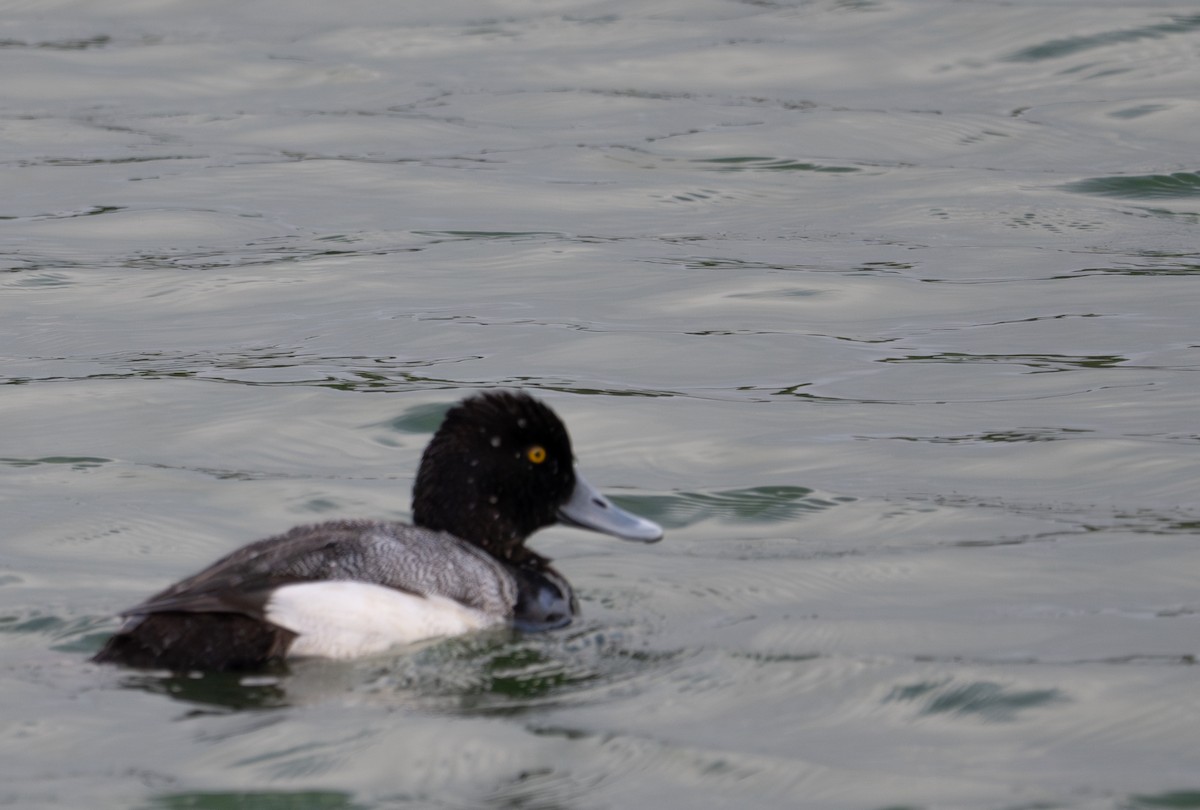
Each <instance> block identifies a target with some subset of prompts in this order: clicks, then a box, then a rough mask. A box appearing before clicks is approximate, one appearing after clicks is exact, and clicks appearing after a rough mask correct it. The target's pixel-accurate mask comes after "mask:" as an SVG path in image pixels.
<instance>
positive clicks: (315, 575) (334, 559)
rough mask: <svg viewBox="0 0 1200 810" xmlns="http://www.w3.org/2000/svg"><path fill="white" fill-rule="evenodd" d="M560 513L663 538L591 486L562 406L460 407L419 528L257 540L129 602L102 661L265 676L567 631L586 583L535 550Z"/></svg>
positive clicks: (484, 398) (482, 400)
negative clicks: (425, 645)
mask: <svg viewBox="0 0 1200 810" xmlns="http://www.w3.org/2000/svg"><path fill="white" fill-rule="evenodd" d="M556 522H561V523H565V524H569V525H573V526H578V527H581V528H585V529H591V530H593V531H598V532H604V533H606V534H611V535H614V536H616V537H620V538H622V539H626V540H638V541H641V542H645V543H653V542H656V541H658V540H660V539H661V538H662V535H663V532H662V529H661V528H660V527H659V526H658V524H656V523H653V522H651V521H649V520H646V519H644V518H640V517H638V516H636V515H633V514H631V513H629V512H626V511H624V510H622V509H620V508H618V507H617V506H615V505H614V504H612V503H611V502H610V501H609V500H608V499H606V498H605V497H604V496H603V495H601V494H600V493H599V492H597V491H596V490H595V489H593V488H592V487H591V486H590V485H589V484H588V483H587V481H585V480H584V479H583V477H582V476H581V475H580V474H579V472H578V471H577V470H576V469H575V459H574V456H573V455H572V452H571V439H570V437H569V436H568V435H567V429H566V428H565V427H564V426H563V423H562V421H561V420H560V419H559V418H558V416H556V415H555V413H554V412H553V411H552V410H550V408H548V407H547V406H546V405H544V404H543V403H541V402H539V401H538V400H536V399H534V398H533V397H531V396H529V395H528V394H525V393H520V392H516V393H510V392H489V393H484V394H479V395H477V396H474V397H471V398H469V399H466V400H464V401H463V402H461V403H459V404H458V405H456V406H455V407H453V408H451V409H450V410H449V411H448V412H447V413H446V417H445V419H444V421H443V422H442V424H441V427H439V428H438V430H437V432H436V433H435V434H434V436H433V439H432V440H430V442H429V445H428V447H426V448H425V453H424V455H423V456H422V457H421V464H420V468H419V470H418V472H417V479H416V483H415V484H414V486H413V525H409V524H406V523H399V522H391V521H374V520H335V521H330V522H327V523H318V524H315V525H311V526H298V527H296V528H294V529H292V530H291V531H289V532H286V533H284V534H281V535H277V536H275V537H268V538H266V539H265V540H259V541H257V542H254V543H251V544H249V545H247V546H244V547H242V548H240V549H238V550H237V551H234V552H233V553H231V554H229V555H228V556H226V557H223V558H222V559H220V560H217V561H216V562H215V563H213V564H212V565H211V566H209V567H208V568H206V569H204V570H203V571H201V572H200V573H198V574H195V575H194V576H191V577H188V578H187V579H184V580H182V581H180V582H177V583H175V584H174V585H172V586H170V587H169V588H167V589H166V590H164V591H162V592H160V593H158V594H155V595H154V596H151V597H150V598H149V599H147V600H146V601H144V602H142V603H141V604H139V605H137V606H136V607H133V608H130V609H129V610H127V611H125V612H124V613H123V614H121V615H122V616H124V617H125V624H124V625H123V626H122V627H121V628H120V630H118V631H117V633H116V635H114V636H113V637H112V638H110V639H109V640H108V642H107V643H106V644H105V645H104V648H103V649H101V650H100V652H99V653H97V654H96V655H95V657H94V658H93V660H95V661H99V662H105V663H116V664H123V665H126V666H133V667H150V668H159V669H169V670H175V671H184V670H239V669H256V668H260V667H262V666H264V665H266V664H268V663H270V662H272V661H278V660H281V659H284V658H287V657H299V656H316V657H324V658H352V657H355V656H360V655H368V654H371V653H376V652H381V651H383V650H386V649H388V648H390V647H392V646H395V645H398V644H405V643H411V642H414V641H420V640H422V639H426V638H433V637H437V636H448V635H455V634H459V633H465V632H469V631H471V630H475V629H478V628H482V627H487V626H491V625H497V624H503V623H511V624H512V625H514V626H516V627H518V628H521V629H525V630H543V629H550V628H555V627H561V626H563V625H566V624H568V623H570V621H571V619H572V617H573V616H574V615H575V614H576V613H577V612H578V606H577V604H576V601H575V595H574V593H573V592H572V591H571V586H570V584H569V583H568V582H567V580H566V579H565V578H564V577H563V576H562V575H561V574H559V573H558V571H556V570H554V568H553V567H552V566H551V565H550V561H549V560H548V559H547V558H545V557H542V556H541V555H539V554H537V553H535V552H533V551H530V550H529V549H527V548H526V547H525V540H526V539H527V538H528V537H529V536H530V535H531V534H533V533H534V532H535V531H537V530H538V529H540V528H542V527H544V526H549V525H551V524H553V523H556Z"/></svg>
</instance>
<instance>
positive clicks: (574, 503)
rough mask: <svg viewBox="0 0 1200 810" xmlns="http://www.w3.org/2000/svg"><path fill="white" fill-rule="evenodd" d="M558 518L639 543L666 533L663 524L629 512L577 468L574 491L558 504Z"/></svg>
mask: <svg viewBox="0 0 1200 810" xmlns="http://www.w3.org/2000/svg"><path fill="white" fill-rule="evenodd" d="M558 519H559V521H561V522H562V523H565V524H567V525H569V526H578V527H579V528H581V529H591V530H592V531H594V532H603V533H604V534H611V535H612V536H613V537H619V538H621V539H622V540H636V541H638V542H640V543H657V542H658V541H659V540H661V539H662V536H663V530H662V526H659V525H658V524H657V523H655V522H654V521H652V520H646V519H645V518H643V517H638V516H637V515H635V514H633V513H632V512H626V511H625V510H624V509H622V508H621V507H619V506H617V505H616V504H614V503H613V502H612V501H610V500H609V499H608V498H606V497H604V496H603V495H601V494H600V492H599V491H598V490H597V489H596V488H595V487H593V486H592V485H591V484H589V483H588V482H587V480H586V479H584V477H583V476H581V475H580V474H579V471H578V470H576V471H575V491H574V492H572V493H571V497H570V498H568V499H567V502H566V503H564V504H563V505H562V506H560V507H558Z"/></svg>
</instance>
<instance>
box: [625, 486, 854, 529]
mask: <svg viewBox="0 0 1200 810" xmlns="http://www.w3.org/2000/svg"><path fill="white" fill-rule="evenodd" d="M853 500H855V499H854V498H848V497H837V498H822V497H820V496H817V495H814V493H813V490H811V489H809V488H807V487H797V486H762V487H748V488H745V489H728V490H718V491H715V492H675V493H672V494H670V495H617V496H613V501H615V502H617V503H618V504H619V505H620V506H622V507H624V508H626V509H630V510H632V511H634V512H636V513H637V514H639V515H645V516H646V517H648V518H650V519H651V520H655V521H657V522H658V523H661V524H662V525H663V526H664V527H665V528H668V529H678V528H682V527H685V526H691V525H693V524H695V523H699V522H701V521H703V520H710V519H715V520H723V521H727V522H732V523H742V524H753V523H778V522H782V521H787V520H791V519H793V518H796V517H798V516H800V515H802V514H804V513H808V512H819V511H822V510H825V509H830V508H832V507H835V506H838V505H839V504H842V503H849V502H851V501H853Z"/></svg>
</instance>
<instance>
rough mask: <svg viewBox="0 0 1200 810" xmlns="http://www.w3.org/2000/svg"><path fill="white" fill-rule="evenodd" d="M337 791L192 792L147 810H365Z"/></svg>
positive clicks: (165, 797) (170, 796)
mask: <svg viewBox="0 0 1200 810" xmlns="http://www.w3.org/2000/svg"><path fill="white" fill-rule="evenodd" d="M366 807H367V805H365V804H360V803H358V802H356V801H354V800H353V798H351V796H350V794H349V793H343V792H342V791H336V790H296V791H292V790H281V791H274V790H255V791H237V792H220V791H217V792H206V791H198V792H188V793H168V794H163V795H161V796H156V797H154V798H153V799H151V801H150V803H149V804H146V805H143V808H144V810H185V809H186V810H365V809H366Z"/></svg>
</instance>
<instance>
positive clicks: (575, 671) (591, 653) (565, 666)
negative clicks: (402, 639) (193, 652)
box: [119, 625, 677, 717]
mask: <svg viewBox="0 0 1200 810" xmlns="http://www.w3.org/2000/svg"><path fill="white" fill-rule="evenodd" d="M676 657H677V655H676V654H674V653H662V652H647V651H643V650H641V649H637V648H636V645H635V644H633V643H632V642H631V639H629V638H626V635H625V633H624V632H623V631H622V630H620V629H615V628H611V627H606V628H601V627H598V626H594V625H593V626H590V627H579V628H576V629H574V630H573V631H566V632H564V631H559V632H551V633H543V634H528V635H526V634H521V633H518V632H516V631H512V630H507V629H505V630H497V631H493V632H485V633H481V634H477V635H475V636H471V637H463V638H452V639H446V640H442V641H435V642H430V643H428V644H425V645H417V646H415V647H412V648H407V649H400V650H397V651H396V652H394V653H392V654H390V655H385V656H377V657H372V658H366V659H358V660H354V661H329V660H320V659H307V660H297V661H289V662H287V663H285V664H279V665H276V666H273V667H270V668H266V669H263V670H261V671H256V672H251V673H244V672H243V673H201V672H193V673H164V672H153V671H129V670H123V671H121V676H120V680H119V685H120V686H121V688H124V689H130V690H136V691H142V692H146V693H148V694H152V695H161V696H164V697H168V698H170V699H172V700H175V701H179V702H181V703H184V704H185V705H187V706H188V707H189V711H188V713H187V715H185V716H187V717H193V716H195V717H200V716H206V715H211V714H213V713H225V712H242V711H259V710H271V709H281V708H286V707H290V706H300V705H313V704H321V703H325V702H327V701H328V700H330V699H331V698H334V697H338V698H341V699H347V698H348V699H350V700H352V701H353V702H357V703H365V704H369V705H374V706H379V707H381V708H397V707H406V708H409V709H414V710H417V711H427V712H435V713H440V714H455V715H467V716H479V715H486V716H494V715H502V716H506V715H514V714H521V713H523V712H526V711H529V710H531V709H535V708H544V707H546V706H549V705H557V704H559V703H563V702H570V703H572V704H576V705H577V704H580V703H588V702H592V701H593V700H602V699H604V696H605V695H606V694H607V690H608V689H609V688H610V687H612V686H614V685H616V684H624V683H627V682H629V681H630V680H632V679H634V678H637V677H639V676H642V675H644V674H647V673H653V672H656V671H658V670H659V669H661V667H662V666H663V665H664V664H666V663H668V662H670V661H672V660H674V659H675V658H676Z"/></svg>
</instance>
